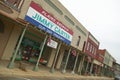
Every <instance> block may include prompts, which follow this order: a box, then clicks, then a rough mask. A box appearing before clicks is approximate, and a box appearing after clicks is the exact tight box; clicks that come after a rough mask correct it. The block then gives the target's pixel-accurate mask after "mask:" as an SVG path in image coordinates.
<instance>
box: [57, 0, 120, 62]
mask: <svg viewBox="0 0 120 80" xmlns="http://www.w3.org/2000/svg"><path fill="white" fill-rule="evenodd" d="M59 1H60V2H61V3H62V4H63V5H64V7H66V8H67V9H68V11H70V13H71V14H72V15H73V16H74V17H75V18H76V19H77V20H78V21H79V22H80V23H81V24H82V25H83V26H84V27H85V28H86V29H87V30H89V31H90V32H91V33H92V34H93V36H94V37H95V38H96V39H97V40H98V41H99V42H100V47H99V48H100V49H107V51H108V52H109V53H110V54H111V55H112V56H113V57H114V58H115V59H116V62H117V63H119V64H120V51H119V50H120V0H59Z"/></svg>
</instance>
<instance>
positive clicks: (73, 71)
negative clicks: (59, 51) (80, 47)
mask: <svg viewBox="0 0 120 80" xmlns="http://www.w3.org/2000/svg"><path fill="white" fill-rule="evenodd" d="M78 55H79V53H77V56H76V59H75V64H74V67H73V70H72V72H71V73H72V74H74V73H75V68H76V64H77V60H78Z"/></svg>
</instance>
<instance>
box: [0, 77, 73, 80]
mask: <svg viewBox="0 0 120 80" xmlns="http://www.w3.org/2000/svg"><path fill="white" fill-rule="evenodd" d="M0 80H73V79H67V78H60V79H58V78H53V77H52V78H51V77H29V78H28V77H0Z"/></svg>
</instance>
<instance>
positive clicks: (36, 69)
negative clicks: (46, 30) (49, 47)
mask: <svg viewBox="0 0 120 80" xmlns="http://www.w3.org/2000/svg"><path fill="white" fill-rule="evenodd" d="M47 37H48V35H46V37H45V39H44V42H43V45H42V47H41V50H40V53H39V57H38V60H37V63H36V65H35V67H34V68H33V71H38V69H39V67H38V65H39V61H40V58H41V55H42V52H43V49H44V46H45V43H46V41H47Z"/></svg>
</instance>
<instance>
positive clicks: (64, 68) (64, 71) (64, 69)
mask: <svg viewBox="0 0 120 80" xmlns="http://www.w3.org/2000/svg"><path fill="white" fill-rule="evenodd" d="M71 49H72V48H71V47H70V49H69V52H68V55H67V59H66V62H65V65H64V67H63V70H62V73H66V67H67V64H68V60H69V56H70V52H71Z"/></svg>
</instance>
